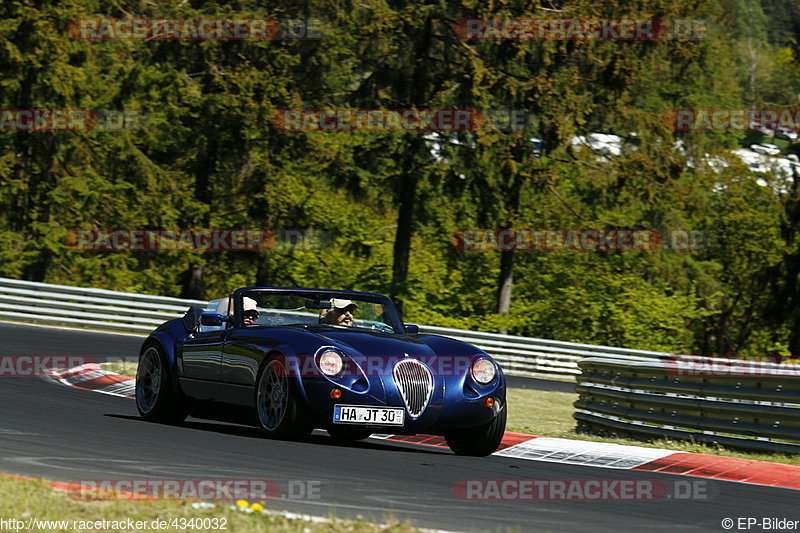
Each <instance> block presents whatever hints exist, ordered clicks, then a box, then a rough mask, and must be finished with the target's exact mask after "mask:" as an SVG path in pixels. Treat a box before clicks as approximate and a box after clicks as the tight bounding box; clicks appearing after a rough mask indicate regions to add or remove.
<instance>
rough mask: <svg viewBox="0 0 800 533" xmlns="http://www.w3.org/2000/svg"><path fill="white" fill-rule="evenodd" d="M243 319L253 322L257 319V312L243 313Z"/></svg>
mask: <svg viewBox="0 0 800 533" xmlns="http://www.w3.org/2000/svg"><path fill="white" fill-rule="evenodd" d="M244 317H245V318H249V319H251V320H255V319H256V318H258V311H245V312H244Z"/></svg>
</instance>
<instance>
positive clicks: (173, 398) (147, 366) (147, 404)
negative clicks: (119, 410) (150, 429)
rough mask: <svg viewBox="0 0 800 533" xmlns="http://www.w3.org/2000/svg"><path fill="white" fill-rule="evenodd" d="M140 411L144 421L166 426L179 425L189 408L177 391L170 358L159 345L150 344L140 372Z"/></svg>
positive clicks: (146, 349) (137, 378) (145, 350)
mask: <svg viewBox="0 0 800 533" xmlns="http://www.w3.org/2000/svg"><path fill="white" fill-rule="evenodd" d="M136 409H138V410H139V414H140V415H141V417H142V418H144V419H145V420H147V421H150V422H159V423H162V424H179V423H181V422H183V421H184V420H185V419H186V409H185V408H184V405H183V401H182V399H181V397H180V396H179V395H178V394H177V393H176V392H175V387H174V383H172V379H171V376H170V371H169V367H168V366H167V358H166V357H165V356H164V352H163V350H162V349H161V348H160V347H159V346H158V345H157V344H148V345H147V346H145V348H144V350H143V351H142V355H141V356H140V357H139V367H138V368H137V369H136Z"/></svg>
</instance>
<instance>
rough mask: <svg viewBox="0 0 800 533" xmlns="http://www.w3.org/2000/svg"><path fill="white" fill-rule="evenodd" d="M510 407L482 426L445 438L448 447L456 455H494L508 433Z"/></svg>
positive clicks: (460, 431) (449, 434)
mask: <svg viewBox="0 0 800 533" xmlns="http://www.w3.org/2000/svg"><path fill="white" fill-rule="evenodd" d="M507 415H508V406H503V408H502V409H501V410H500V412H499V413H497V416H496V417H495V418H494V420H492V421H491V422H489V423H488V424H484V425H482V426H477V427H473V428H468V429H460V430H458V431H453V432H450V433H448V434H447V435H445V436H444V438H445V440H446V441H447V445H448V446H449V447H450V449H451V450H453V453H454V454H456V455H472V456H476V457H483V456H485V455H490V454H492V453H494V452H495V451H496V450H497V448H498V446H500V442H502V440H503V434H504V433H505V431H506V417H507Z"/></svg>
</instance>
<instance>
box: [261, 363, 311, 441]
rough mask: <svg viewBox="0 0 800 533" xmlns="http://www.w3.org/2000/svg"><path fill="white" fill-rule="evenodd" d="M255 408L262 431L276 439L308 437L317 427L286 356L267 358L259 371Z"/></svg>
mask: <svg viewBox="0 0 800 533" xmlns="http://www.w3.org/2000/svg"><path fill="white" fill-rule="evenodd" d="M255 407H256V414H257V416H258V424H259V427H261V431H262V432H263V433H264V434H265V435H266V436H268V437H270V438H272V439H284V440H299V439H304V438H306V437H308V435H309V434H311V430H313V429H314V426H313V423H312V421H311V416H310V413H309V412H308V409H307V408H306V405H305V403H304V402H303V399H302V398H300V396H299V394H298V392H297V386H296V385H295V383H294V380H293V379H291V378H290V377H289V373H288V372H287V370H286V364H285V359H284V358H283V357H282V356H276V357H272V358H270V359H269V360H267V361H266V362H265V363H264V365H263V366H262V368H261V371H260V372H259V373H258V379H257V380H256V390H255Z"/></svg>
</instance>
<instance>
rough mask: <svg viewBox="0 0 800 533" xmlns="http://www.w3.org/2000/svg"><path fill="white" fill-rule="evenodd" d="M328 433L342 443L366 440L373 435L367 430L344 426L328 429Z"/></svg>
mask: <svg viewBox="0 0 800 533" xmlns="http://www.w3.org/2000/svg"><path fill="white" fill-rule="evenodd" d="M328 433H329V434H330V436H331V437H333V438H334V439H336V440H338V441H342V442H355V441H357V440H364V439H366V438H368V437H369V436H370V435H372V432H371V431H370V430H368V429H365V428H359V427H344V426H331V427H329V428H328Z"/></svg>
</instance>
